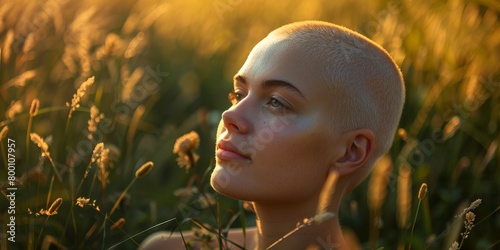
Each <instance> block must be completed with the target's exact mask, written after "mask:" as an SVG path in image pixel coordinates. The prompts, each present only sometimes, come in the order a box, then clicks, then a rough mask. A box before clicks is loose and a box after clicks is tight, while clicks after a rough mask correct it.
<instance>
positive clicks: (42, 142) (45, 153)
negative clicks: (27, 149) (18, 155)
mask: <svg viewBox="0 0 500 250" xmlns="http://www.w3.org/2000/svg"><path fill="white" fill-rule="evenodd" d="M30 138H31V141H32V142H34V143H35V144H36V145H37V146H38V147H39V148H40V149H41V150H42V157H44V156H47V157H50V152H49V145H48V144H47V143H46V142H45V140H44V139H43V138H42V137H40V136H39V135H38V134H37V133H31V134H30Z"/></svg>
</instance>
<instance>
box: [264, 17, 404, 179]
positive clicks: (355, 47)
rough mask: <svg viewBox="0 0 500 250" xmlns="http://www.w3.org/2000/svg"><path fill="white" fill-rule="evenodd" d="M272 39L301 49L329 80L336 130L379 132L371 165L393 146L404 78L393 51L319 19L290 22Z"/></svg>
mask: <svg viewBox="0 0 500 250" xmlns="http://www.w3.org/2000/svg"><path fill="white" fill-rule="evenodd" d="M268 38H269V39H279V40H282V41H283V42H284V43H286V44H288V46H292V47H293V48H295V49H299V50H301V52H302V53H303V55H304V60H303V63H304V65H309V68H312V69H313V70H314V74H315V75H316V76H317V79H318V81H321V83H322V84H325V88H326V90H327V91H328V92H329V94H330V95H331V100H332V102H331V104H330V105H331V106H332V112H331V119H332V124H331V129H332V130H333V131H334V132H335V133H344V132H348V131H351V130H355V129H363V128H367V129H370V130H371V131H372V132H373V133H374V135H375V143H374V145H375V148H374V149H373V154H372V157H371V158H372V159H371V160H370V161H369V163H368V164H367V165H369V166H368V167H367V170H369V169H371V165H373V163H374V161H375V160H376V159H377V158H379V156H381V155H382V154H384V153H386V152H387V151H388V150H389V148H390V146H391V144H392V140H393V137H394V133H395V131H396V129H397V126H398V123H399V119H400V117H401V113H402V109H403V103H404V91H405V90H404V81H403V77H402V74H401V71H400V70H399V68H398V66H397V65H396V64H395V62H394V61H393V60H392V58H391V57H390V55H389V54H388V53H387V52H386V51H385V50H384V49H383V48H382V47H380V46H379V45H377V44H376V43H374V42H373V41H371V40H369V39H368V38H366V37H364V36H362V35H361V34H359V33H356V32H354V31H352V30H349V29H346V28H344V27H341V26H338V25H334V24H331V23H327V22H320V21H304V22H297V23H292V24H288V25H285V26H282V27H280V28H278V29H276V30H274V31H273V32H271V33H270V34H269V36H268ZM311 64H312V65H314V66H313V67H311V66H310V65H311Z"/></svg>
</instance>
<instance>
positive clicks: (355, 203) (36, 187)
mask: <svg viewBox="0 0 500 250" xmlns="http://www.w3.org/2000/svg"><path fill="white" fill-rule="evenodd" d="M499 12H500V3H499V2H498V1H496V0H473V1H465V0H451V1H444V0H425V1H411V0H401V1H386V0H378V1H363V0H351V1H348V0H342V1H335V2H332V1H326V0H325V1H321V0H314V1H288V0H287V1H264V0H254V1H243V0H213V1H192V0H191V1H186V0H164V1H159V0H144V1H132V0H120V1H119V0H108V1H101V0H83V1H71V0H43V1H42V0H40V1H38V0H31V1H30V0H18V1H10V0H1V1H0V52H1V53H0V84H1V85H0V90H1V92H0V115H1V117H0V130H1V131H2V133H1V135H2V137H1V143H2V145H1V146H2V148H1V150H2V157H3V158H2V165H5V168H3V167H2V171H1V172H0V173H1V176H0V185H1V190H2V196H3V197H2V198H1V199H0V204H1V206H0V213H1V215H2V216H1V221H2V227H1V231H0V248H1V249H34V248H36V249H40V248H41V249H49V248H50V249H52V248H57V247H59V248H67V249H88V248H103V249H107V248H108V247H111V246H113V245H116V244H119V245H118V247H119V248H120V249H136V248H137V243H140V242H141V241H142V240H143V239H144V238H145V237H146V236H147V235H149V234H151V233H153V232H156V231H160V230H171V229H174V228H176V227H177V226H179V225H181V228H182V229H183V230H190V229H191V227H195V228H196V227H197V226H196V225H195V224H193V223H181V222H182V221H183V220H184V219H186V218H193V219H194V220H196V221H199V222H201V223H203V224H206V225H207V226H211V227H213V228H217V227H218V219H217V218H220V225H222V227H226V226H228V227H229V226H233V227H241V226H242V225H244V224H247V225H250V226H251V225H252V224H253V223H254V222H253V220H252V218H253V214H252V213H251V212H250V211H246V210H244V209H242V207H243V204H241V203H240V202H238V201H234V200H232V199H229V198H227V197H223V196H218V195H217V194H216V193H215V192H214V191H213V190H212V189H211V188H210V186H209V185H208V178H207V173H208V174H209V172H210V169H211V167H212V166H213V152H214V139H215V138H214V136H215V129H216V127H217V124H218V122H219V120H220V115H221V113H222V112H223V111H224V110H225V109H227V108H228V107H229V102H228V101H227V94H228V92H229V91H231V90H232V76H233V75H234V74H235V72H236V71H237V70H238V69H239V67H240V66H241V65H242V63H243V62H244V60H245V58H246V56H247V54H248V53H249V51H250V50H251V48H252V47H253V46H254V45H255V44H256V43H257V42H258V41H259V40H261V39H262V38H263V37H265V36H266V35H267V34H268V33H269V32H270V31H272V30H273V29H275V28H277V27H279V26H281V25H284V24H287V23H290V22H293V21H301V20H308V19H315V20H324V21H329V22H333V23H336V24H339V25H342V26H345V27H348V28H350V29H353V30H355V31H358V32H359V33H361V34H363V35H365V36H367V37H369V38H371V39H373V40H374V41H376V42H377V43H379V44H381V45H382V46H383V47H384V48H386V49H387V51H388V52H389V53H390V54H391V55H392V57H393V58H394V60H395V61H396V62H397V64H398V65H400V67H401V70H402V72H403V74H404V78H405V81H406V89H407V99H406V104H405V108H404V111H403V117H402V120H401V124H400V128H401V129H400V130H399V131H398V134H397V135H396V137H395V139H394V146H393V147H392V149H391V150H390V152H389V154H388V155H387V157H385V158H384V160H382V161H380V162H379V163H378V164H377V166H376V168H375V170H374V172H373V174H372V175H371V176H370V177H369V178H368V179H367V180H366V181H365V182H363V184H362V185H361V186H360V187H358V188H357V189H356V190H354V191H353V192H352V193H351V194H350V196H349V197H347V200H346V201H345V203H344V205H343V206H342V208H341V213H340V215H339V216H340V220H341V224H342V225H343V228H344V229H345V231H346V235H350V236H348V237H349V239H351V240H352V241H353V242H355V243H353V244H355V245H357V246H358V247H359V249H376V248H378V247H384V249H396V248H398V249H406V248H409V246H410V245H411V248H412V249H448V248H449V247H450V246H451V245H452V243H453V241H458V242H459V243H460V242H461V240H462V236H461V235H460V233H463V232H464V231H465V228H464V218H463V216H462V217H458V218H457V217H456V216H457V215H459V214H461V213H462V212H463V211H464V209H465V211H468V209H467V207H468V206H469V205H470V203H471V202H473V201H475V200H477V199H481V200H482V202H481V204H480V205H479V206H478V207H477V208H475V209H474V210H473V212H474V213H475V215H476V217H475V221H474V224H475V226H474V227H473V229H472V230H471V232H470V235H469V236H468V238H467V239H465V240H464V241H463V244H462V249H499V248H500V243H499V240H500V238H499V237H498V230H499V229H500V213H499V212H498V210H499V206H500V199H499V197H500V160H499V155H500V150H499V149H498V142H499V140H500V133H499V122H500V98H499V97H500V73H499V69H500V25H499V24H500V23H499V20H498V16H499ZM90 77H94V83H93V84H92V85H89V86H88V87H87V88H86V89H85V90H83V89H81V90H80V91H79V93H80V95H77V97H76V98H74V94H75V93H77V89H79V88H81V86H82V85H86V84H82V83H84V82H86V81H87V80H88V79H89V78H90ZM91 81H92V80H90V82H91ZM87 83H89V82H87ZM36 100H38V101H36ZM73 100H74V102H73V103H74V104H75V105H74V106H75V110H74V111H72V112H70V106H71V104H72V101H73ZM38 102H39V103H38ZM76 103H78V104H79V105H76ZM37 105H38V108H37ZM92 107H94V108H92ZM96 108H97V110H96ZM70 113H71V115H70ZM193 130H194V131H196V132H197V133H198V134H199V136H200V145H199V148H198V149H196V150H195V151H196V153H197V154H199V156H200V159H199V161H198V163H197V164H196V166H195V167H193V168H191V169H189V170H188V169H185V168H179V166H178V164H177V161H176V158H177V155H176V154H174V153H173V152H172V150H173V146H174V143H175V140H176V139H177V138H178V137H179V136H181V135H183V134H185V133H188V132H190V131H193ZM30 133H36V134H37V135H39V136H40V137H41V138H42V139H43V140H44V141H45V142H46V143H47V146H48V151H49V153H50V157H48V156H47V154H45V155H42V151H41V148H40V146H37V144H35V143H34V141H33V139H31V136H29V135H30ZM9 139H11V140H14V141H15V159H16V170H15V171H16V177H17V180H16V185H17V187H18V190H17V192H16V214H15V216H16V225H17V227H16V243H15V244H14V243H12V242H10V241H8V239H7V238H8V237H10V236H9V235H8V234H7V231H8V230H9V229H8V227H7V226H6V223H8V221H9V217H10V215H9V213H8V209H7V207H8V205H9V200H8V197H7V196H6V195H7V193H6V187H7V186H8V182H7V178H8V177H7V163H8V157H9V156H8V155H7V151H8V148H7V147H8V146H7V141H8V140H9ZM35 140H36V139H35ZM100 142H103V143H104V147H105V148H106V149H107V150H108V151H109V154H108V155H107V157H105V158H106V161H105V164H104V165H103V164H101V165H99V162H98V160H96V159H97V158H96V157H97V156H96V155H95V152H94V149H95V147H96V145H98V143H100ZM41 145H42V146H43V143H42V144H41ZM49 158H50V159H49ZM148 161H152V162H153V163H154V167H153V168H152V170H151V172H149V173H148V174H146V175H145V176H143V177H141V178H137V179H135V175H134V173H135V171H136V170H137V169H138V168H139V167H140V166H141V165H143V164H144V163H146V162H148ZM58 175H59V176H58ZM86 175H87V177H85V176H86ZM193 176H197V177H198V178H194V177H193ZM59 177H60V178H59ZM96 177H97V178H96ZM193 178H194V179H196V180H201V183H200V185H198V186H197V188H193V180H194V179H193ZM423 183H426V184H427V187H428V189H427V190H428V192H427V193H426V195H425V197H424V196H423V193H421V195H418V193H419V189H420V187H421V184H423ZM127 186H129V187H128V188H127ZM186 186H187V187H189V188H187V189H181V188H183V187H186ZM77 191H78V192H77ZM124 191H126V192H124ZM176 191H177V192H176ZM186 191H187V192H186ZM122 193H123V194H125V193H126V194H125V195H124V196H123V197H122V198H119V197H120V195H121V194H122ZM174 193H175V195H174ZM202 194H203V195H202ZM58 197H60V198H62V204H61V206H60V207H59V208H58V209H57V214H50V213H49V214H48V215H47V214H44V213H43V211H41V210H42V209H45V210H49V211H50V209H49V208H50V206H51V204H52V203H53V201H54V200H56V198H58ZM78 197H86V198H88V199H89V202H88V203H85V202H84V203H85V204H82V206H81V207H80V206H77V205H75V204H72V203H74V202H75V199H76V198H78ZM208 198H213V199H214V201H215V202H216V203H218V204H219V205H218V206H215V205H213V206H212V208H214V207H215V208H216V209H217V207H218V209H217V211H216V215H217V216H215V215H214V213H213V211H214V210H213V209H210V208H207V205H210V204H212V203H210V202H211V200H210V199H208ZM117 200H118V202H117ZM115 205H116V206H115ZM113 207H116V208H115V209H113ZM111 210H115V211H114V213H110V211H111ZM417 212H418V215H417V216H416V214H417ZM415 216H416V219H415ZM122 218H123V219H124V221H125V223H124V224H123V225H122V226H121V229H116V228H117V225H114V226H115V227H114V228H113V229H114V230H111V229H112V227H113V224H114V223H115V222H118V221H120V219H122ZM172 218H177V220H175V221H168V220H170V219H172ZM167 221H168V222H167ZM191 221H192V220H191ZM148 229H149V230H148ZM144 230H147V231H144ZM412 232H413V233H412ZM138 233H140V234H138ZM136 234H138V235H136ZM410 238H411V240H410ZM410 241H411V243H410Z"/></svg>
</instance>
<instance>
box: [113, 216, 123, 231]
mask: <svg viewBox="0 0 500 250" xmlns="http://www.w3.org/2000/svg"><path fill="white" fill-rule="evenodd" d="M124 224H125V219H124V218H120V219H119V220H117V221H116V222H115V223H113V225H111V231H114V230H116V229H120V228H122V227H123V225H124Z"/></svg>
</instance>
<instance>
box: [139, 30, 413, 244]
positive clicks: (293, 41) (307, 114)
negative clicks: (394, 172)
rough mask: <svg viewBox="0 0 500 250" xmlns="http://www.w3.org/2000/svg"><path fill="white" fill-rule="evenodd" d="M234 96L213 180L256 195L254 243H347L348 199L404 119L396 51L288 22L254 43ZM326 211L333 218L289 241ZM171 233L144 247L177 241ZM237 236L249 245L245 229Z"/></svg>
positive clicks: (236, 193) (234, 235)
mask: <svg viewBox="0 0 500 250" xmlns="http://www.w3.org/2000/svg"><path fill="white" fill-rule="evenodd" d="M229 99H230V101H231V103H232V106H231V107H230V108H229V109H228V110H226V111H225V112H224V113H223V114H222V120H221V124H220V126H219V130H218V135H217V143H216V153H215V155H216V166H215V169H214V171H213V173H212V176H211V185H212V187H213V188H214V189H215V190H216V191H218V192H219V193H221V194H224V195H226V196H229V197H232V198H235V199H240V200H245V201H251V202H252V203H253V206H254V210H255V213H256V216H257V221H256V225H257V227H256V228H253V229H250V230H248V233H247V237H246V243H245V246H246V247H247V248H248V249H266V248H267V247H269V246H271V245H272V244H274V243H275V242H277V241H279V243H278V244H276V248H277V249H306V248H313V249H315V248H332V249H333V248H335V249H346V248H347V246H346V243H345V241H344V238H343V236H342V231H341V228H340V225H339V222H338V217H337V216H336V215H338V209H339V205H340V203H341V201H342V199H343V197H345V195H346V194H348V193H349V192H350V190H352V189H353V188H354V187H356V186H357V185H358V184H359V183H360V182H361V181H363V180H364V179H365V178H366V176H367V175H368V174H369V173H370V170H371V169H372V167H373V164H374V162H375V161H376V160H377V159H378V158H379V157H380V156H381V155H383V154H384V153H385V152H387V150H388V149H389V147H390V145H391V143H392V139H393V136H394V132H395V130H396V128H397V125H398V122H399V119H400V117H401V112H402V107H403V103H404V82H403V78H402V76H401V72H400V70H399V68H398V67H397V65H396V64H395V63H394V61H393V60H392V59H391V57H390V56H389V55H388V53H387V52H386V51H385V50H383V49H382V48H381V47H380V46H378V45H377V44H375V43H374V42H372V41H370V40H368V39H367V38H365V37H363V36H361V35H360V34H358V33H355V32H353V31H351V30H348V29H346V28H343V27H340V26H337V25H334V24H330V23H326V22H319V21H305V22H298V23H292V24H289V25H285V26H283V27H280V28H278V29H276V30H274V31H273V32H271V33H270V34H269V35H268V36H267V37H266V38H264V39H263V40H262V41H261V42H259V43H258V44H257V45H256V46H255V47H254V48H253V50H252V51H251V52H250V54H249V56H248V58H247V60H246V61H245V63H244V64H243V66H242V67H241V69H240V70H239V71H238V73H237V74H236V75H235V77H234V91H233V92H231V93H230V94H229ZM329 176H330V178H329ZM327 180H333V181H330V183H331V185H330V186H329V187H327V189H328V190H326V191H323V194H326V195H322V190H323V187H324V185H325V183H326V182H327ZM318 211H325V212H328V214H329V215H333V216H331V218H328V219H327V220H325V221H323V222H322V223H312V224H311V225H310V226H307V227H304V228H302V229H301V230H298V231H297V232H296V233H294V234H291V235H290V236H288V237H286V238H285V239H282V240H280V238H281V237H282V236H284V235H285V234H287V233H288V232H290V231H291V230H293V229H294V228H295V227H296V226H297V222H302V221H303V219H304V218H314V217H315V216H316V217H315V218H318V216H317V214H318ZM167 235H170V234H169V233H163V234H162V233H159V234H156V235H153V236H151V237H150V238H148V239H147V240H146V241H145V242H144V245H143V246H144V247H145V248H153V246H163V247H166V248H169V247H167V246H173V245H171V244H173V242H175V241H176V239H175V237H174V238H172V237H170V238H169V237H168V236H167ZM229 238H230V239H231V240H234V241H236V242H238V243H241V245H243V243H242V241H243V237H242V236H241V233H239V232H238V230H233V231H231V233H230V234H229ZM177 241H179V240H178V239H177ZM325 244H326V245H325ZM178 246H182V245H178ZM170 249H173V248H170Z"/></svg>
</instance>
